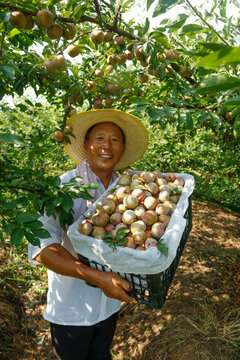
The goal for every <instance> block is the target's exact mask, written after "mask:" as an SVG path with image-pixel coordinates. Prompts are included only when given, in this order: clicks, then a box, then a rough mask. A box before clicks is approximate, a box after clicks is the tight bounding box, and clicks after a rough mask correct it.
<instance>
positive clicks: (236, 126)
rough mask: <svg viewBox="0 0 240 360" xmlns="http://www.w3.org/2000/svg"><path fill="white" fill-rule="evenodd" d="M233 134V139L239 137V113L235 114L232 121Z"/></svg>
mask: <svg viewBox="0 0 240 360" xmlns="http://www.w3.org/2000/svg"><path fill="white" fill-rule="evenodd" d="M233 136H234V137H235V139H239V138H240V114H238V115H237V117H236V119H235V120H234V123H233Z"/></svg>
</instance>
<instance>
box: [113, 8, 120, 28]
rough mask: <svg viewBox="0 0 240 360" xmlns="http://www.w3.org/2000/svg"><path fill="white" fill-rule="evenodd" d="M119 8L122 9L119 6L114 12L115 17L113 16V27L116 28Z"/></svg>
mask: <svg viewBox="0 0 240 360" xmlns="http://www.w3.org/2000/svg"><path fill="white" fill-rule="evenodd" d="M121 8H122V6H121V5H119V7H118V10H117V12H116V15H115V17H114V21H113V26H117V21H118V16H119V13H120V10H121Z"/></svg>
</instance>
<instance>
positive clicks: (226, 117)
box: [224, 111, 232, 120]
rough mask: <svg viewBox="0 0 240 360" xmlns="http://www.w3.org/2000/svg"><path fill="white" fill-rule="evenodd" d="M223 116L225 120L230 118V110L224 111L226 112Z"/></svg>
mask: <svg viewBox="0 0 240 360" xmlns="http://www.w3.org/2000/svg"><path fill="white" fill-rule="evenodd" d="M224 117H225V119H226V120H230V119H231V117H232V112H231V111H228V112H226V114H225V115H224Z"/></svg>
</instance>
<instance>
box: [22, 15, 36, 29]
mask: <svg viewBox="0 0 240 360" xmlns="http://www.w3.org/2000/svg"><path fill="white" fill-rule="evenodd" d="M25 18H26V25H25V26H24V29H26V30H32V29H33V28H34V21H33V18H32V16H31V15H25Z"/></svg>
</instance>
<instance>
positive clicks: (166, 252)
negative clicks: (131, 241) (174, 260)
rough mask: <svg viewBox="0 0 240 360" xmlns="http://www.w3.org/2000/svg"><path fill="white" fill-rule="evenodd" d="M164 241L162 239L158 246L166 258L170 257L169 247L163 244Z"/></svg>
mask: <svg viewBox="0 0 240 360" xmlns="http://www.w3.org/2000/svg"><path fill="white" fill-rule="evenodd" d="M162 241H163V239H161V240H160V241H159V243H158V245H157V248H158V250H159V251H160V252H161V253H162V254H163V255H165V256H168V247H167V245H166V244H163V243H162Z"/></svg>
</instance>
